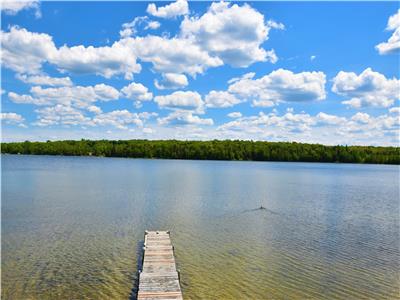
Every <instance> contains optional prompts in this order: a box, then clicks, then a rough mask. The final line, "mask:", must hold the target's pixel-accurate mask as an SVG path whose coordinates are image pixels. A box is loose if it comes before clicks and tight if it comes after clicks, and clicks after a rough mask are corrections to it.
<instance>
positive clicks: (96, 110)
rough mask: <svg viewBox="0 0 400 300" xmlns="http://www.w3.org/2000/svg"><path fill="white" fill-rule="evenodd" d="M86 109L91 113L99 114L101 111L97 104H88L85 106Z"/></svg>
mask: <svg viewBox="0 0 400 300" xmlns="http://www.w3.org/2000/svg"><path fill="white" fill-rule="evenodd" d="M87 110H88V111H89V112H91V113H94V114H96V115H97V114H101V113H102V112H103V111H102V110H101V108H100V107H98V106H96V105H90V106H89V107H88V108H87Z"/></svg>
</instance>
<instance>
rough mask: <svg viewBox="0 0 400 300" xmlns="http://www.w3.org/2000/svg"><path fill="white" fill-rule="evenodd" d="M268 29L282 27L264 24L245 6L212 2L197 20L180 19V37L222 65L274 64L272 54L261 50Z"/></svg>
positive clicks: (260, 17)
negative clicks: (210, 55) (213, 57)
mask: <svg viewBox="0 0 400 300" xmlns="http://www.w3.org/2000/svg"><path fill="white" fill-rule="evenodd" d="M271 28H284V26H283V24H278V23H276V22H273V21H270V22H267V23H265V21H264V15H262V14H261V13H259V12H258V11H256V10H255V9H253V8H252V7H250V6H249V5H247V4H244V5H242V6H239V5H237V4H234V5H230V4H229V3H227V2H218V3H217V2H214V3H212V4H211V6H210V8H209V9H208V11H207V12H206V13H205V14H204V15H202V16H201V17H192V18H185V19H184V21H183V22H182V24H181V36H182V37H183V38H187V39H191V40H193V41H194V43H196V44H198V45H199V46H200V47H201V48H202V49H204V50H205V51H207V52H208V53H210V54H212V55H216V56H217V57H219V58H221V59H222V60H223V61H224V62H225V63H228V64H230V65H232V66H235V67H247V66H249V65H250V64H252V63H254V62H258V61H270V62H272V63H274V62H276V61H277V57H276V55H275V52H274V51H273V50H270V51H265V50H264V49H263V48H261V44H262V43H264V42H265V41H266V40H267V39H268V33H269V30H270V29H271Z"/></svg>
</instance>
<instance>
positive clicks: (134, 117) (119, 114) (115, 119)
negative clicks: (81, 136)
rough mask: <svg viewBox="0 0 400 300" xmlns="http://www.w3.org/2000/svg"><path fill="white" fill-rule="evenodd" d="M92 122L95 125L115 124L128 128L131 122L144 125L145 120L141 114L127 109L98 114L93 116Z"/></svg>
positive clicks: (119, 127)
mask: <svg viewBox="0 0 400 300" xmlns="http://www.w3.org/2000/svg"><path fill="white" fill-rule="evenodd" d="M92 122H93V124H95V125H101V126H114V127H116V128H118V129H128V125H131V124H133V125H136V126H139V127H142V126H143V121H142V119H140V117H139V115H138V114H137V113H131V112H130V111H128V110H126V109H124V110H114V111H111V112H108V113H103V114H98V115H96V116H95V117H94V118H93V120H92Z"/></svg>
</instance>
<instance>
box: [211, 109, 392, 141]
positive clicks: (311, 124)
mask: <svg viewBox="0 0 400 300" xmlns="http://www.w3.org/2000/svg"><path fill="white" fill-rule="evenodd" d="M399 128H400V118H398V116H395V115H387V114H384V115H380V116H376V117H372V116H370V115H368V114H364V113H357V114H355V115H353V116H351V117H349V118H346V117H342V116H337V115H332V114H327V113H324V112H319V113H318V114H316V115H310V114H307V113H294V112H286V113H285V114H283V115H279V114H278V113H277V112H271V113H268V114H266V113H263V112H260V113H259V114H258V115H253V116H246V117H240V118H236V119H234V120H232V121H229V122H227V123H224V124H222V125H220V126H218V127H217V130H216V132H217V133H216V134H214V135H213V138H217V137H219V138H225V139H226V138H231V139H253V140H263V139H268V140H275V141H287V140H292V141H298V142H308V143H324V144H367V145H370V144H371V138H372V137H373V138H374V140H373V141H374V143H375V144H380V145H382V144H396V145H397V144H398V142H399V140H398V136H399V135H398V132H399ZM218 133H219V134H218ZM393 137H395V138H394V139H393Z"/></svg>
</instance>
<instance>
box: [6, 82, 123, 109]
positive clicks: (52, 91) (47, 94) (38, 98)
mask: <svg viewBox="0 0 400 300" xmlns="http://www.w3.org/2000/svg"><path fill="white" fill-rule="evenodd" d="M8 97H9V98H10V100H11V101H13V102H15V103H20V104H35V105H56V104H62V105H68V106H71V105H72V106H76V107H87V106H89V105H91V104H92V103H93V102H96V101H110V100H116V99H118V98H119V91H118V90H116V89H115V88H114V87H112V86H109V85H105V84H97V85H95V86H72V87H66V86H64V87H57V88H42V87H41V86H34V87H32V88H31V89H30V95H26V94H25V95H19V94H17V93H14V92H9V93H8Z"/></svg>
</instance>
